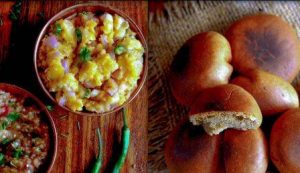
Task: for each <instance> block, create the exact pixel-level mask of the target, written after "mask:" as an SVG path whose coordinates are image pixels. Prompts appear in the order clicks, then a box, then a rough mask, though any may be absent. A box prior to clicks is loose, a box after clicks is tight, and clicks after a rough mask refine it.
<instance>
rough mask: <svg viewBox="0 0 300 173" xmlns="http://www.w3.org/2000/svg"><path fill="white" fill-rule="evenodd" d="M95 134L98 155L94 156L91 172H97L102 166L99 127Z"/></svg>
mask: <svg viewBox="0 0 300 173" xmlns="http://www.w3.org/2000/svg"><path fill="white" fill-rule="evenodd" d="M97 136H98V156H97V158H96V162H95V163H94V165H93V168H92V173H98V172H99V171H100V169H101V166H102V138H101V134H100V129H99V128H97Z"/></svg>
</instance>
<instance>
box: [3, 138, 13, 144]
mask: <svg viewBox="0 0 300 173" xmlns="http://www.w3.org/2000/svg"><path fill="white" fill-rule="evenodd" d="M10 141H11V140H10V139H8V138H5V139H4V140H2V142H1V144H2V145H6V144H8V143H9V142H10Z"/></svg>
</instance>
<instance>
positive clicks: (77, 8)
mask: <svg viewBox="0 0 300 173" xmlns="http://www.w3.org/2000/svg"><path fill="white" fill-rule="evenodd" d="M83 11H88V12H93V13H95V14H99V13H105V12H107V13H110V14H118V15H119V16H121V17H123V18H124V19H125V20H126V21H128V23H129V25H130V29H131V30H132V31H134V32H135V33H136V34H137V38H138V40H140V42H141V43H142V45H143V47H144V49H145V53H144V58H143V71H142V74H141V77H140V79H139V80H138V85H137V87H136V88H135V90H134V91H133V92H132V93H131V96H130V97H129V98H128V99H127V101H126V102H124V103H123V104H122V105H120V106H118V107H115V108H114V109H112V110H110V111H107V112H103V113H94V112H88V111H87V112H83V111H82V112H79V111H72V110H70V109H69V108H67V107H65V106H61V105H59V104H57V101H56V100H55V98H54V96H53V95H52V94H51V93H50V92H49V91H48V89H47V88H46V86H45V85H44V82H43V80H42V79H41V77H40V74H39V73H42V72H40V71H39V69H38V67H37V59H38V52H39V48H40V44H41V41H42V39H43V38H44V36H45V34H46V33H47V31H48V30H49V27H50V26H51V25H52V24H53V23H55V22H56V21H57V20H59V19H61V18H67V17H69V16H71V15H73V14H76V13H80V12H83ZM34 68H35V73H36V76H37V78H38V81H39V83H40V85H41V87H42V88H43V90H44V92H45V93H46V94H47V96H48V97H49V98H50V99H51V100H52V101H53V102H55V103H56V104H57V105H59V106H60V107H62V108H63V109H65V110H67V111H70V112H74V113H76V114H79V115H84V116H100V115H105V114H110V113H114V112H117V111H118V110H120V109H122V108H123V107H125V106H126V105H127V104H129V103H130V102H131V101H132V100H133V99H134V98H135V97H136V96H137V95H138V93H139V92H140V90H141V89H142V87H143V85H144V83H145V81H146V78H147V71H148V48H147V43H146V40H145V38H144V36H143V34H142V31H141V30H140V28H139V27H138V26H137V25H136V24H135V23H134V22H133V20H132V19H131V18H130V17H128V16H127V15H126V14H124V13H123V12H121V11H119V10H116V9H113V8H111V7H108V6H104V5H102V4H99V3H85V4H78V5H74V6H71V7H68V8H66V9H64V10H62V11H60V12H59V13H57V14H56V15H55V16H53V17H52V18H51V19H50V20H49V21H48V22H47V23H46V25H45V26H44V27H43V29H42V31H41V32H40V34H39V36H38V39H37V41H36V44H35V49H34Z"/></svg>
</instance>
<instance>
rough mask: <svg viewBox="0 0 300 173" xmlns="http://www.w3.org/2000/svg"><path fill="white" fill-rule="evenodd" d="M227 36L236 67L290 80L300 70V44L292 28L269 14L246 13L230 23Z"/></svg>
mask: <svg viewBox="0 0 300 173" xmlns="http://www.w3.org/2000/svg"><path fill="white" fill-rule="evenodd" d="M226 38H227V39H228V41H229V42H230V46H231V50H232V64H233V67H234V69H235V70H237V71H238V72H240V73H246V71H248V70H249V69H254V68H260V69H263V70H265V71H268V72H270V73H272V74H275V75H277V76H280V77H282V78H283V79H285V80H287V81H289V82H291V81H292V80H293V79H294V78H295V77H296V75H297V74H298V72H299V70H300V43H299V40H298V38H297V34H296V32H295V31H294V29H293V28H292V27H291V26H290V25H289V24H288V23H287V22H285V21H283V20H282V19H281V18H280V17H277V16H275V15H270V14H259V15H253V16H247V17H244V18H242V19H241V20H239V21H236V22H235V23H233V24H232V25H231V26H230V27H229V29H228V31H227V33H226Z"/></svg>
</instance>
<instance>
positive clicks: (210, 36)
mask: <svg viewBox="0 0 300 173" xmlns="http://www.w3.org/2000/svg"><path fill="white" fill-rule="evenodd" d="M230 61H231V49H230V45H229V42H228V41H227V40H226V38H225V37H224V36H222V35H221V34H219V33H217V32H205V33H200V34H198V35H195V36H194V37H192V38H191V39H189V40H188V41H187V42H186V43H185V44H184V45H183V46H182V47H181V49H180V50H179V51H178V52H177V54H176V55H175V57H174V60H173V62H172V65H171V69H170V75H169V77H170V84H171V89H172V92H173V95H174V97H175V98H176V100H177V101H178V102H179V103H181V104H183V105H186V106H189V105H190V103H192V101H193V99H194V98H195V96H196V95H197V94H198V93H199V92H200V91H202V90H203V89H206V88H210V87H214V86H217V85H221V84H226V83H228V80H229V78H230V75H231V73H232V66H231V65H230V64H229V63H230Z"/></svg>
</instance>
